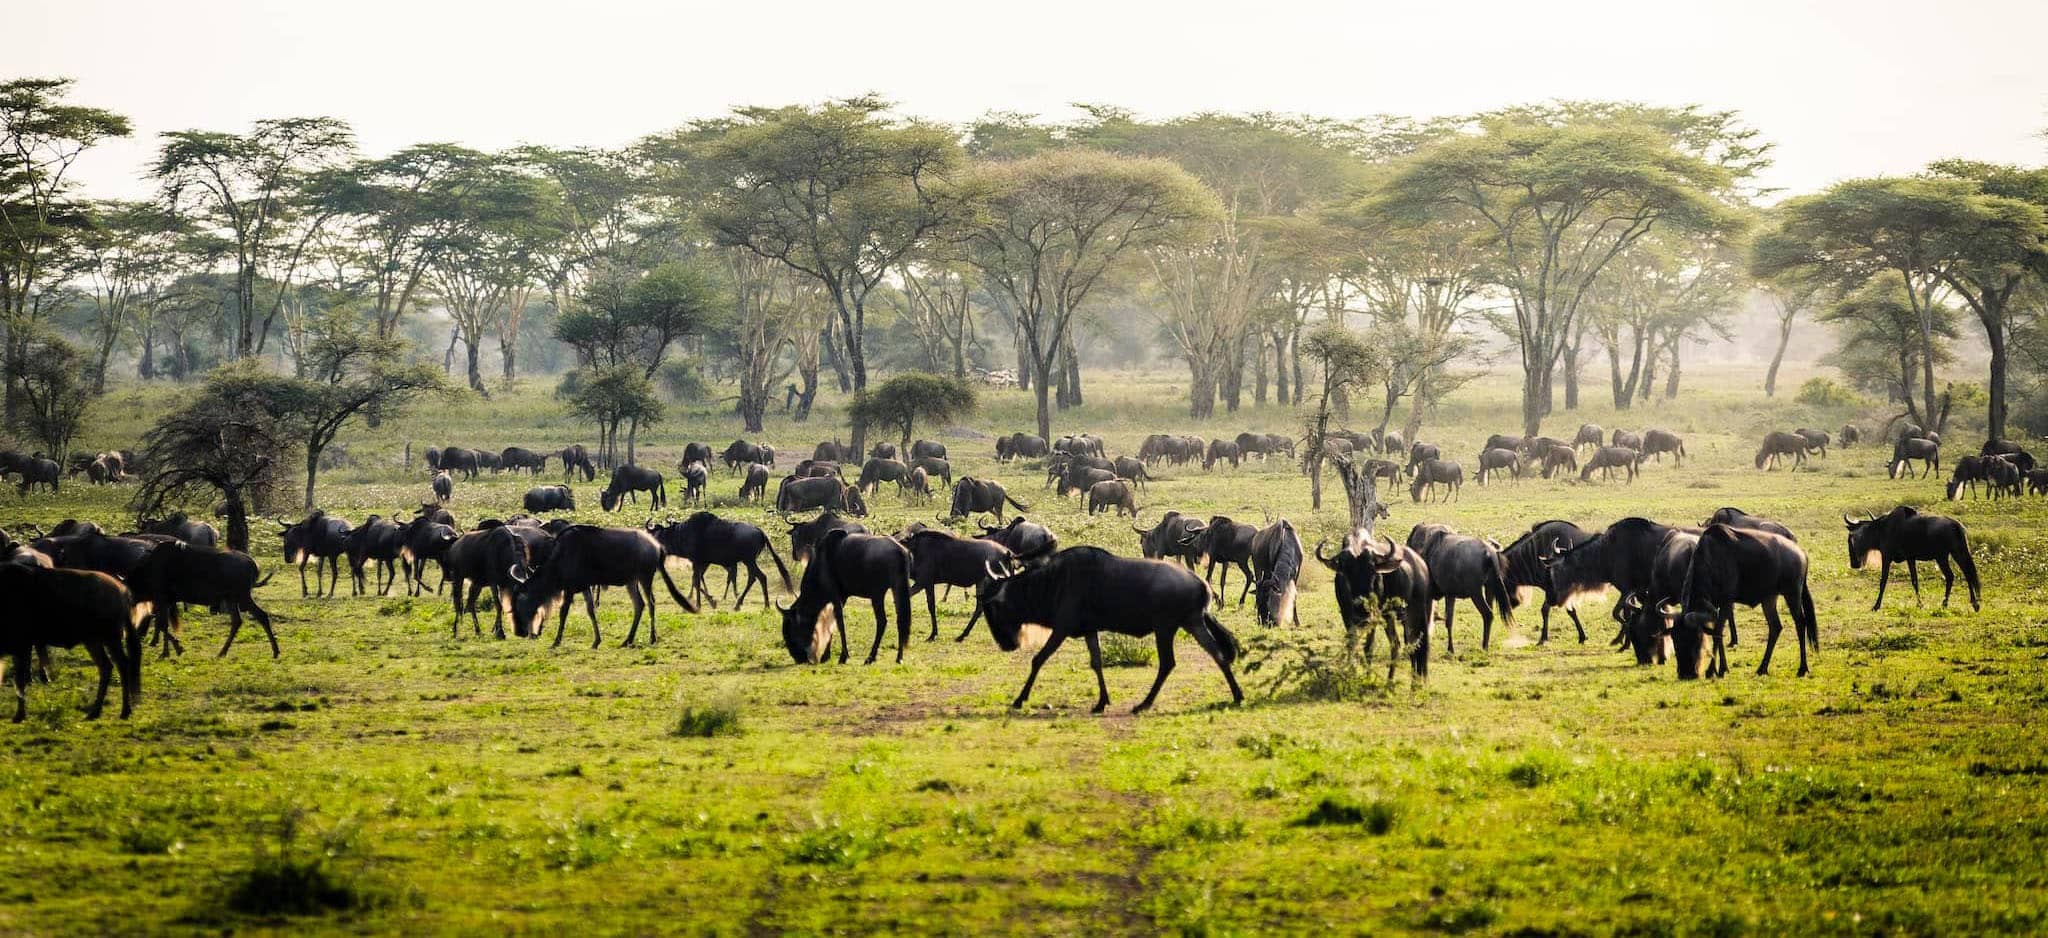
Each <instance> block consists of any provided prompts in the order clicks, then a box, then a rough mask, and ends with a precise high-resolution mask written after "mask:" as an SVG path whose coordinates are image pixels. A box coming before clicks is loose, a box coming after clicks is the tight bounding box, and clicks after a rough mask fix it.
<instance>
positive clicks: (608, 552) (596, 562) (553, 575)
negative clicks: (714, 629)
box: [512, 524, 697, 648]
mask: <svg viewBox="0 0 2048 938" xmlns="http://www.w3.org/2000/svg"><path fill="white" fill-rule="evenodd" d="M664 556H665V555H664V553H663V551H662V549H661V544H660V543H659V542H657V541H656V540H655V539H654V535H653V533H651V532H649V531H645V530H642V529H640V528H600V527H597V526H596V525H589V524H578V525H572V526H570V527H569V528H568V529H567V530H564V531H563V532H562V533H561V534H560V535H559V536H557V537H556V538H555V547H554V552H553V553H552V554H551V555H550V556H549V557H548V561H547V563H544V564H541V565H540V569H539V571H538V572H537V573H534V574H532V575H529V576H525V577H520V576H516V575H515V576H513V577H512V579H513V580H515V581H516V582H517V583H518V584H519V585H518V586H517V587H515V588H514V592H513V599H512V622H513V627H514V629H515V630H517V631H518V633H519V634H521V635H532V636H534V637H539V635H540V634H541V633H542V632H544V631H546V629H547V622H546V620H545V619H542V618H540V612H541V610H542V609H551V610H554V611H555V612H556V619H555V642H554V645H555V647H560V646H561V644H562V635H563V633H564V632H566V631H568V628H569V612H570V607H571V606H574V605H575V597H576V595H577V594H579V593H580V594H582V596H583V609H584V611H585V612H586V613H588V614H589V616H590V647H592V648H596V647H597V646H598V645H599V644H600V643H601V642H603V641H604V638H603V636H602V635H600V634H599V633H598V628H597V589H596V587H600V586H623V587H625V588H626V596H627V597H628V598H630V599H632V600H633V624H632V626H631V627H630V628H628V629H627V630H626V639H625V641H623V642H620V643H619V645H620V647H622V648H631V647H633V643H634V641H635V640H636V639H637V638H639V635H640V615H641V613H642V612H643V611H644V612H645V613H646V615H647V643H648V644H650V645H652V644H655V643H657V642H659V641H660V640H661V638H660V636H659V634H657V633H656V632H655V621H656V620H657V619H658V618H660V617H659V616H658V615H656V613H655V610H654V575H655V574H657V573H658V574H661V582H662V585H664V586H667V587H668V595H669V598H671V599H673V600H675V603H676V605H678V606H681V607H682V609H683V611H684V612H696V611H697V606H696V604H694V603H692V602H690V599H689V597H687V596H684V595H683V592H682V590H679V589H676V581H675V580H674V579H673V578H671V577H670V576H669V575H668V567H667V566H666V565H665V564H663V563H662V558H663V557H664Z"/></svg>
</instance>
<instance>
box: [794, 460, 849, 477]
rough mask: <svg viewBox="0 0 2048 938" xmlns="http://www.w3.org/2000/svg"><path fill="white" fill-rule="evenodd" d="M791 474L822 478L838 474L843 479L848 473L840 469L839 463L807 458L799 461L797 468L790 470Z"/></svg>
mask: <svg viewBox="0 0 2048 938" xmlns="http://www.w3.org/2000/svg"><path fill="white" fill-rule="evenodd" d="M789 474H790V475H792V476H795V477H796V478H799V479H822V478H825V477H826V476H837V477H839V478H842V479H843V478H846V474H845V473H844V472H842V471H841V470H840V466H839V464H838V463H836V462H832V461H830V460H818V459H805V460H801V461H799V462H798V463H797V464H796V468H794V469H791V470H790V471H789Z"/></svg>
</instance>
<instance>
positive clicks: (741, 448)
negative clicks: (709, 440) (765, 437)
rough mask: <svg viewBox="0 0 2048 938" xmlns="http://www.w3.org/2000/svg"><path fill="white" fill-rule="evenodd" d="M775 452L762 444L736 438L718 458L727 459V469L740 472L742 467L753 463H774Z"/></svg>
mask: <svg viewBox="0 0 2048 938" xmlns="http://www.w3.org/2000/svg"><path fill="white" fill-rule="evenodd" d="M774 454H775V451H774V450H772V449H769V448H768V447H766V446H763V445H761V444H758V443H749V442H747V441H745V440H734V441H732V445H731V446H728V447H726V448H725V452H723V453H721V454H719V457H718V458H720V459H723V460H725V468H726V471H728V472H738V471H739V470H740V469H742V468H745V467H746V466H748V465H750V464H753V463H761V464H763V465H767V464H770V463H773V462H774V461H775V455H774Z"/></svg>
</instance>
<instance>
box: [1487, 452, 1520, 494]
mask: <svg viewBox="0 0 2048 938" xmlns="http://www.w3.org/2000/svg"><path fill="white" fill-rule="evenodd" d="M1501 470H1506V471H1507V473H1508V476H1509V477H1510V478H1514V479H1519V478H1521V477H1522V456H1521V454H1520V453H1517V452H1515V451H1514V450H1511V449H1498V448H1495V449H1489V450H1486V451H1484V452H1481V453H1480V454H1479V475H1478V476H1477V477H1476V478H1477V479H1478V480H1479V484H1480V485H1485V484H1486V477H1487V475H1489V474H1492V473H1498V472H1500V471H1501Z"/></svg>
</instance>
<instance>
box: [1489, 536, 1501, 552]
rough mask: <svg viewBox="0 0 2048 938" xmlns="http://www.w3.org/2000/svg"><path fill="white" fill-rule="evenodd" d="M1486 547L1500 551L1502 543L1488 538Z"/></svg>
mask: <svg viewBox="0 0 2048 938" xmlns="http://www.w3.org/2000/svg"><path fill="white" fill-rule="evenodd" d="M1486 546H1488V547H1491V548H1493V549H1494V550H1499V549H1500V541H1498V540H1495V539H1493V538H1490V537H1489V538H1487V539H1486Z"/></svg>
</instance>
